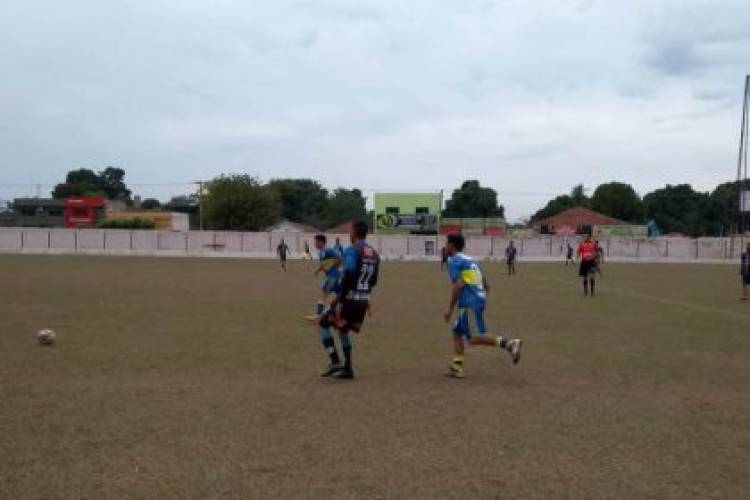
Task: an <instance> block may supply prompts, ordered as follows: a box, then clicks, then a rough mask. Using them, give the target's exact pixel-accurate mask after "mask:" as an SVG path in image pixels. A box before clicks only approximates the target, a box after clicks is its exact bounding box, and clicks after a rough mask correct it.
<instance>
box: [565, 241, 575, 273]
mask: <svg viewBox="0 0 750 500" xmlns="http://www.w3.org/2000/svg"><path fill="white" fill-rule="evenodd" d="M565 245H567V251H566V254H565V267H567V266H568V264H572V263H573V245H571V244H570V241H566V242H565Z"/></svg>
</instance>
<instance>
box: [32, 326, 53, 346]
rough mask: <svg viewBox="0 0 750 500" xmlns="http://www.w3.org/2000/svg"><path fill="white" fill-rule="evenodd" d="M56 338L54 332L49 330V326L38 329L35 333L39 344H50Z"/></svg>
mask: <svg viewBox="0 0 750 500" xmlns="http://www.w3.org/2000/svg"><path fill="white" fill-rule="evenodd" d="M56 338H57V335H56V334H55V332H54V331H52V330H50V329H49V328H45V329H44V330H39V331H38V332H37V334H36V339H37V340H38V341H39V343H40V344H41V345H52V344H54V343H55V339H56Z"/></svg>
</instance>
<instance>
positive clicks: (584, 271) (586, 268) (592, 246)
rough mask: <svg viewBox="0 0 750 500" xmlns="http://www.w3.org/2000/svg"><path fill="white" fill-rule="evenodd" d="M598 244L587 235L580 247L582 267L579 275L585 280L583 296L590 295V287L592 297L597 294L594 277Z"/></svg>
mask: <svg viewBox="0 0 750 500" xmlns="http://www.w3.org/2000/svg"><path fill="white" fill-rule="evenodd" d="M596 256H597V250H596V243H595V242H594V240H592V239H591V235H589V234H587V235H586V237H585V238H584V239H583V241H582V242H581V243H580V244H579V245H578V258H579V259H580V261H581V265H580V268H579V271H578V275H579V276H580V277H581V278H583V294H584V295H588V294H589V285H590V291H591V296H592V297H593V296H594V294H595V289H594V287H595V285H596V281H595V279H594V276H595V275H596Z"/></svg>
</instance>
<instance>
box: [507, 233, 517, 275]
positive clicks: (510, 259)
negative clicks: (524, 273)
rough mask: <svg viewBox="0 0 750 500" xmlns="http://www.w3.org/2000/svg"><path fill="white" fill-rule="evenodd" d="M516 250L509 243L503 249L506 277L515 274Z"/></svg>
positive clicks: (511, 243)
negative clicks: (506, 270) (506, 267)
mask: <svg viewBox="0 0 750 500" xmlns="http://www.w3.org/2000/svg"><path fill="white" fill-rule="evenodd" d="M517 253H518V249H517V248H516V247H515V245H514V244H513V242H512V241H511V242H510V243H509V244H508V247H507V248H506V249H505V263H506V264H507V265H508V276H510V275H512V274H516V254H517Z"/></svg>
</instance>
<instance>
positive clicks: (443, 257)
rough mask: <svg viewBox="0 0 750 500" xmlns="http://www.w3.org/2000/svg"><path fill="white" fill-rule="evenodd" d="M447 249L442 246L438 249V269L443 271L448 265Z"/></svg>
mask: <svg viewBox="0 0 750 500" xmlns="http://www.w3.org/2000/svg"><path fill="white" fill-rule="evenodd" d="M448 257H449V256H448V249H447V248H445V246H443V248H441V249H440V271H444V270H445V268H447V267H448Z"/></svg>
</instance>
